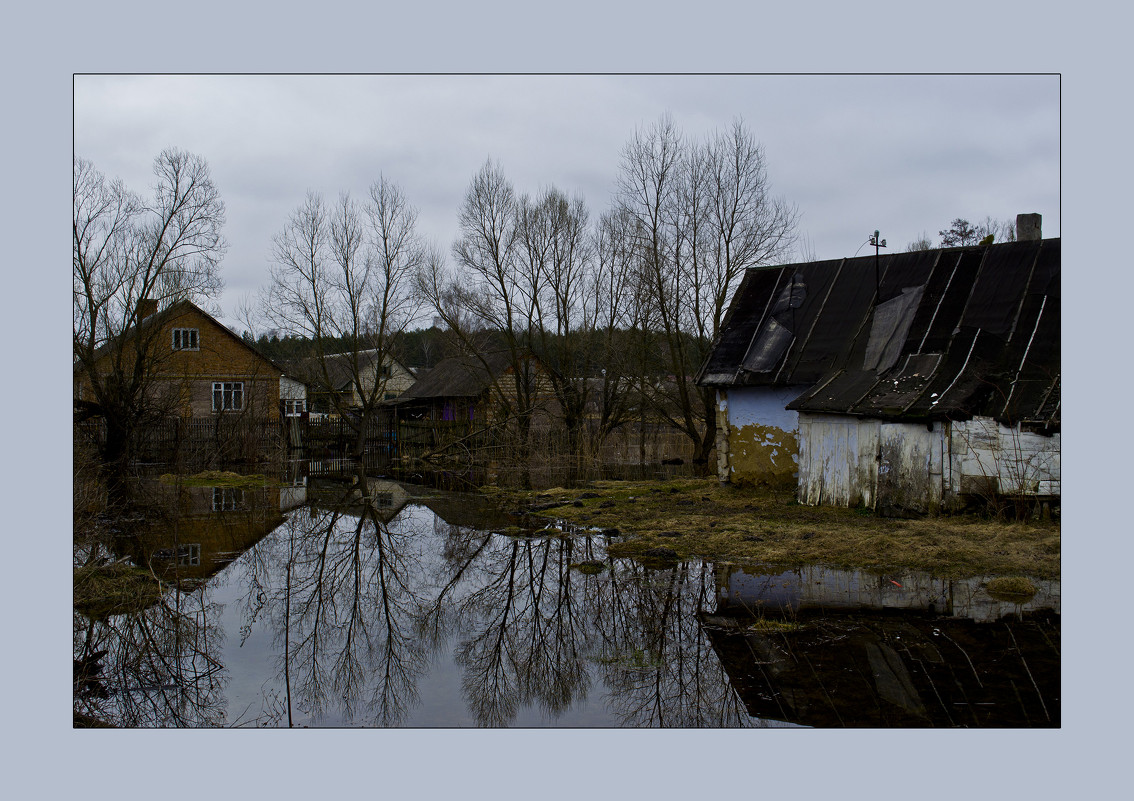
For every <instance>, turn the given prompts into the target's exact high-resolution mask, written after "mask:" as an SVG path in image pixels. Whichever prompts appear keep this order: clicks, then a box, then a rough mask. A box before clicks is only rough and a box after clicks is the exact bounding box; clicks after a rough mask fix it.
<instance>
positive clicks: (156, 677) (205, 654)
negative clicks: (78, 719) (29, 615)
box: [74, 585, 227, 727]
mask: <svg viewBox="0 0 1134 801" xmlns="http://www.w3.org/2000/svg"><path fill="white" fill-rule="evenodd" d="M207 598H208V593H207V590H206V588H205V586H204V585H201V586H200V587H198V588H197V589H195V590H192V591H190V592H179V591H177V590H170V591H169V592H168V593H167V594H166V595H165V596H164V597H163V598H162V599H161V600H159V601H158V602H157V603H154V604H152V605H151V606H149V607H148V608H146V609H144V610H141V611H139V612H134V613H130V614H122V615H112V616H110V617H108V618H106V619H103V620H90V619H88V618H87V617H85V616H84V615H82V614H80V613H78V612H75V613H74V654H75V697H74V707H75V711H76V713H77V714H78V715H81V716H86V717H87V718H88V719H90V720H97V721H100V722H103V723H107V724H110V725H113V726H126V727H181V726H186V727H191V726H222V725H224V723H225V716H226V708H225V700H224V686H225V683H226V679H227V676H226V671H225V669H224V668H223V667H222V665H221V664H220V662H218V661H217V659H216V658H215V656H214V654H216V653H217V652H218V651H219V649H220V646H221V644H222V642H223V639H224V632H223V630H221V629H220V628H219V627H218V625H217V623H216V622H215V621H216V619H217V614H216V612H217V610H216V606H215V605H214V604H211V603H209V602H208V600H207Z"/></svg>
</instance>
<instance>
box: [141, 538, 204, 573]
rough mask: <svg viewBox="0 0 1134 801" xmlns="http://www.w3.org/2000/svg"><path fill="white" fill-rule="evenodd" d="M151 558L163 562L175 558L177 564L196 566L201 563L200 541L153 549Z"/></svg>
mask: <svg viewBox="0 0 1134 801" xmlns="http://www.w3.org/2000/svg"><path fill="white" fill-rule="evenodd" d="M153 558H154V559H155V560H161V561H163V562H165V561H173V560H175V559H176V560H177V564H179V565H188V566H189V567H196V566H197V565H199V564H201V543H199V542H194V543H190V544H188V545H178V546H177V547H176V548H162V549H161V550H158V551H154V554H153Z"/></svg>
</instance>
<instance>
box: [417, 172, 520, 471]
mask: <svg viewBox="0 0 1134 801" xmlns="http://www.w3.org/2000/svg"><path fill="white" fill-rule="evenodd" d="M517 211H518V201H517V199H516V193H515V190H514V189H513V187H512V184H511V182H510V181H508V179H507V178H505V176H504V173H503V171H502V170H501V169H500V167H499V166H498V165H497V164H494V163H493V162H492V160H491V159H489V160H488V161H486V162H485V164H484V166H483V167H481V169H480V170H479V171H478V172H477V174H476V175H475V176H473V179H472V182H471V183H470V184H469V188H468V190H467V191H466V193H465V198H464V201H463V202H462V204H461V207H460V210H459V213H458V223H459V226H460V229H459V230H460V233H459V235H458V238H457V241H456V242H455V243H454V244H453V256H454V258H455V259H456V262H457V266H458V267H459V268H460V269H461V270H463V272H464V277H463V278H462V279H461V283H462V285H463V286H464V287H465V290H464V291H463V292H454V291H453V290H449V295H450V296H453V295H457V294H459V295H461V297H462V300H463V305H464V307H465V310H466V311H467V312H468V314H469V316H470V317H471V320H469V322H470V323H471V325H469V326H466V327H464V328H463V329H462V328H461V327H459V326H455V325H454V323H455V322H456V320H455V319H452V318H450V319H449V320H448V321H447V322H449V323H450V328H451V329H452V330H454V331H455V332H456V333H458V334H459V335H460V336H461V337H462V339H463V342H464V344H465V346H466V347H467V348H468V349H469V350H470V351H471V352H473V353H474V354H477V355H478V356H482V357H483V354H482V349H483V347H484V340H483V338H479V339H475V338H474V334H475V333H476V332H477V330H478V329H479V330H480V331H485V330H487V331H493V332H498V334H499V335H500V336H501V337H502V339H503V343H504V348H505V349H506V350H507V353H508V359H509V371H508V373H509V376H510V381H509V382H508V388H507V391H504V390H503V388H502V387H500V385H499V383H498V382H497V383H496V384H494V386H495V388H496V392H495V395H496V398H495V399H496V401H497V404H498V406H499V407H500V413H501V417H502V418H503V419H505V420H508V421H513V422H514V424H515V431H514V435H515V448H516V454H517V456H518V458H519V460H520V461H521V462H525V461H526V460H527V455H528V437H529V433H530V430H531V423H532V418H533V416H534V415H535V412H536V402H537V367H536V365H535V363H534V361H533V359H532V358H531V350H530V347H529V343H530V337H529V332H530V328H531V320H532V318H533V317H534V316H535V314H536V306H537V297H536V296H537V292H538V281H539V276H538V275H537V274H533V273H532V272H531V271H527V270H523V269H521V268H520V260H519V255H520V254H519V253H518V249H519V247H520V242H519V236H518V232H517ZM437 311H438V313H440V314H444V313H445V312H444V310H443V309H442V308H437ZM485 367H486V368H487V363H486V364H485Z"/></svg>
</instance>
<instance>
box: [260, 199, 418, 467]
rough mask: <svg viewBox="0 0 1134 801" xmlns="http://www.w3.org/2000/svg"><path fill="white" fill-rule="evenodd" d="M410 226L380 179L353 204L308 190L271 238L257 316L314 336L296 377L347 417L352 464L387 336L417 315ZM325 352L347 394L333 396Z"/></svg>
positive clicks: (373, 413) (375, 405)
mask: <svg viewBox="0 0 1134 801" xmlns="http://www.w3.org/2000/svg"><path fill="white" fill-rule="evenodd" d="M416 224H417V212H416V210H415V209H413V208H412V207H411V206H410V205H409V204H408V202H407V201H406V199H405V196H404V195H403V194H402V192H401V190H400V189H399V188H398V187H397V185H396V184H394V183H392V182H391V181H389V180H388V179H386V178H385V177H380V178H379V180H378V181H376V182H375V183H374V184H373V185H372V186H371V187H370V194H369V199H368V201H367V202H366V203H365V204H362V205H360V204H358V203H357V202H355V201H354V200H352V199H351V198H350V196H349V194H346V193H344V194H342V195H340V196H339V199H338V200H337V202H336V203H335V204H334V205H332V206H328V204H327V203H326V202H325V201H324V200H323V198H322V197H321V196H320V195H318V194H317V193H314V192H308V194H307V198H306V199H305V200H304V202H303V204H302V205H301V206H300V207H299V208H298V209H297V210H296V211H295V212H294V213H293V214H292V216H291V219H290V220H289V222H288V224H287V226H285V228H284V229H283V230H282V231H281V232H280V233H279V234H277V236H276V238H275V242H274V249H273V260H274V265H273V267H272V280H271V284H270V285H269V287H268V288H267V290H266V293H265V295H264V298H263V303H262V308H263V310H264V314H265V316H266V317H267V318H268V319H269V320H270V321H271V322H272V323H273V324H275V325H276V326H278V327H280V328H281V329H283V330H285V331H287V332H289V333H292V334H298V335H303V336H306V337H309V338H311V339H312V340H313V342H314V345H315V351H316V354H317V355H316V357H315V359H314V364H313V367H312V369H311V371H310V372H309V374H308V375H306V376H304V377H305V378H307V379H308V380H310V381H313V382H314V384H315V386H316V388H317V389H318V390H321V391H322V393H325V394H326V396H327V397H328V398H329V401H330V403H331V404H332V406H333V408H334V410H335V411H337V412H338V413H339V414H341V415H344V416H345V417H347V419H348V420H350V421H351V424H352V426H353V427H354V430H355V432H356V434H357V436H356V438H355V445H354V456H355V458H361V456H362V453H363V449H364V445H365V438H366V431H367V429H368V427H369V426H370V425H371V423H372V421H373V420H374V419H376V417H377V415H378V413H379V404H380V402H381V401H382V399H383V398H384V394H385V388H386V378H387V372H388V370H387V369H386V368H387V366H388V365H389V364H390V361H391V359H392V358H393V356H394V352H393V351H394V347H395V341H396V337H395V335H396V334H397V333H398V332H400V331H401V330H403V329H404V328H405V327H406V326H407V325H408V324H409V323H410V322H411V321H412V320H413V319H414V317H415V316H416V312H417V306H416V302H415V295H414V293H413V284H412V279H413V276H414V275H415V274H416V272H417V271H418V269H419V267H420V265H421V264H422V263H423V261H424V258H425V248H424V246H423V244H422V242H421V239H420V237H419V236H418V234H417V231H416ZM330 342H335V343H336V345H335V347H334V350H335V351H336V352H335V353H332V352H330V349H331V348H330V345H329V343H330ZM344 345H345V350H341V349H342V348H343V346H344ZM332 356H338V357H339V358H338V360H337V363H338V364H339V365H345V367H346V371H347V377H348V379H349V381H350V384H351V386H352V387H353V390H354V391H353V392H352V393H350V394H349V395H348V396H345V397H344V396H342V395H340V394H339V393H338V392H337V391H336V390H338V389H339V380H338V376H337V374H336V371H335V370H334V369H333V368H332V361H331V359H330V357H332ZM348 413H349V414H348Z"/></svg>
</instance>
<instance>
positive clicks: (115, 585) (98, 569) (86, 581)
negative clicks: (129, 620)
mask: <svg viewBox="0 0 1134 801" xmlns="http://www.w3.org/2000/svg"><path fill="white" fill-rule="evenodd" d="M163 592H164V590H163V588H162V585H161V583H160V582H159V581H158V580H157V579H155V578H154V577H153V575H152V574H150V573H149V572H148V571H146V570H142V569H140V568H137V567H131V566H129V565H124V564H111V565H88V566H86V567H81V568H78V569H77V570H75V576H74V606H75V609H76V611H79V612H82V613H83V614H84V615H86V616H87V617H90V618H92V619H103V618H106V617H109V616H110V615H121V614H127V613H130V612H138V611H141V610H143V609H145V608H146V607H148V606H150V605H151V604H153V603H155V602H156V601H157V600H158V599H160V598H161V596H162V593H163Z"/></svg>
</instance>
